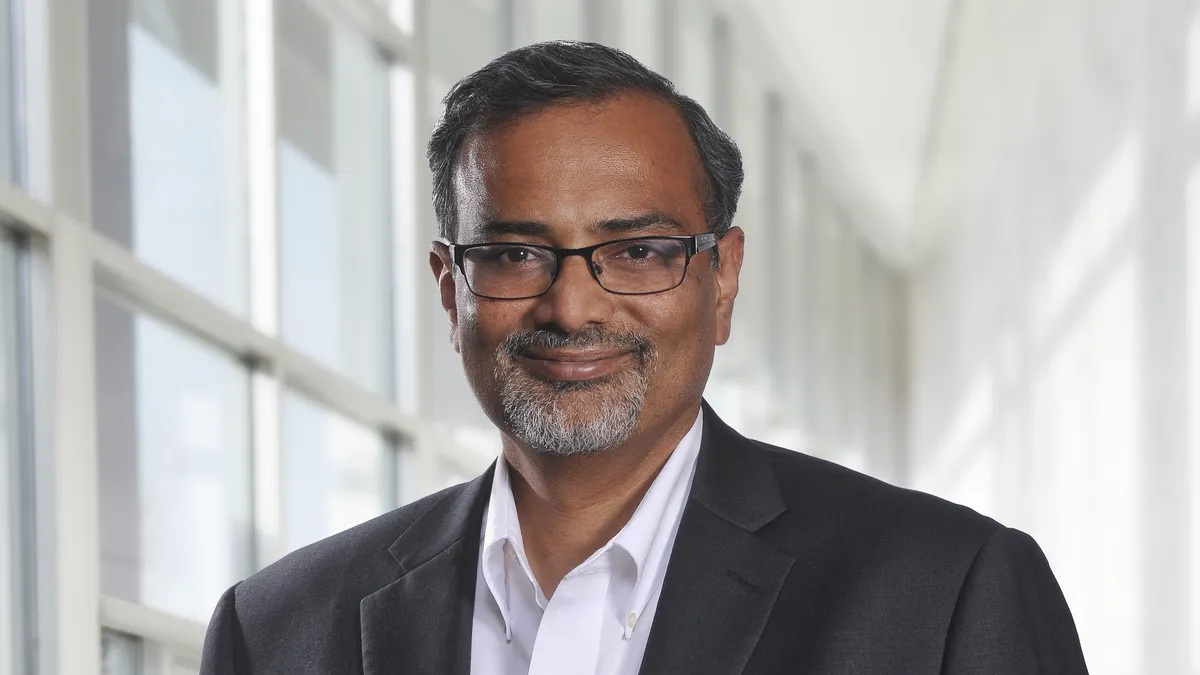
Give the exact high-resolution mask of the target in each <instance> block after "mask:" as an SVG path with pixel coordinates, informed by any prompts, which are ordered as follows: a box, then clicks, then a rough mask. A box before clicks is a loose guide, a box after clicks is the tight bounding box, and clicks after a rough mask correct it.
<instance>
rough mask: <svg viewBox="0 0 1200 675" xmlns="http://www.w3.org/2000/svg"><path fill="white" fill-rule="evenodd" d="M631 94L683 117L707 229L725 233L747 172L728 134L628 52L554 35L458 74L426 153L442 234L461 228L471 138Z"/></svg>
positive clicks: (449, 236) (450, 238)
mask: <svg viewBox="0 0 1200 675" xmlns="http://www.w3.org/2000/svg"><path fill="white" fill-rule="evenodd" d="M630 92H642V93H646V94H650V95H653V96H657V97H658V98H661V99H662V100H664V101H665V102H667V103H669V104H671V105H672V106H674V107H675V109H676V110H678V111H679V114H680V115H681V116H682V117H683V120H684V122H685V123H686V124H687V127H688V131H689V132H690V133H691V135H692V140H693V141H694V142H695V143H696V149H697V152H698V154H699V155H700V163H701V165H702V166H703V168H704V173H705V178H707V181H702V187H703V188H704V189H705V192H706V193H707V194H704V195H702V199H703V200H704V203H705V217H706V218H707V220H708V228H709V230H710V231H712V232H716V233H717V234H718V235H724V234H725V232H726V231H728V230H729V227H730V225H731V224H732V223H733V215H734V213H735V212H736V211H737V203H738V197H739V196H740V195H741V192H742V179H743V175H744V173H743V170H742V154H741V152H740V151H739V150H738V147H737V144H736V143H734V141H733V139H732V138H730V137H729V134H726V133H725V132H724V131H722V130H721V129H720V128H719V127H718V126H717V125H716V124H715V123H714V122H713V121H712V118H710V117H709V116H708V113H707V112H705V110H704V108H703V107H701V106H700V104H699V103H697V102H696V101H694V100H693V99H691V98H689V97H687V96H684V95H683V94H680V93H679V92H678V91H676V89H675V85H674V84H672V83H671V81H670V80H668V79H667V78H665V77H663V76H662V75H659V74H658V73H656V72H654V71H652V70H650V69H649V68H647V67H646V66H644V65H642V64H641V63H640V62H639V61H638V60H637V59H635V58H633V57H632V56H630V55H628V54H626V53H625V52H623V51H621V50H619V49H614V48H612V47H606V46H604V45H600V44H596V43H593V42H573V41H554V42H540V43H537V44H533V45H529V46H528V47H521V48H519V49H514V50H512V51H510V52H508V53H506V54H504V55H503V56H500V57H499V58H497V59H495V60H493V61H492V62H491V63H489V64H487V65H486V66H484V67H483V68H480V69H479V70H477V71H475V72H474V73H471V74H470V75H468V76H466V77H464V78H463V79H461V80H459V81H458V83H456V84H455V85H454V87H452V88H451V89H450V92H449V93H447V94H446V97H445V98H444V99H442V103H444V104H445V110H444V112H443V114H442V118H441V119H440V120H438V123H437V127H436V128H435V129H434V130H433V135H432V136H431V137H430V139H429V147H428V149H427V151H426V157H427V158H428V160H429V169H430V171H432V172H433V208H434V212H435V213H436V214H437V219H438V227H439V230H440V234H441V236H442V237H444V238H445V239H446V240H447V241H451V242H453V241H454V237H455V236H456V235H457V233H458V222H457V213H456V208H455V202H454V167H455V163H456V162H457V161H458V155H459V153H460V151H461V150H462V147H463V143H464V142H465V141H466V139H467V138H468V137H469V136H471V135H472V134H478V133H484V132H486V131H490V130H492V129H495V128H497V127H500V126H503V125H504V124H507V123H510V122H512V121H513V120H516V119H518V118H520V117H521V116H523V115H528V114H530V113H535V112H538V111H540V110H543V109H545V108H548V107H550V106H552V105H555V104H565V103H574V102H591V103H599V102H601V101H603V100H605V99H608V98H611V97H613V96H616V95H619V94H624V93H630ZM704 183H706V184H704Z"/></svg>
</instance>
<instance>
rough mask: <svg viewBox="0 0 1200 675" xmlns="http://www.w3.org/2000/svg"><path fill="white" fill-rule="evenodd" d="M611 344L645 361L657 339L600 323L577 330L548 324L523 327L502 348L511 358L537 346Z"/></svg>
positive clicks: (506, 340) (605, 345) (571, 347)
mask: <svg viewBox="0 0 1200 675" xmlns="http://www.w3.org/2000/svg"><path fill="white" fill-rule="evenodd" d="M586 348H609V349H613V350H614V351H630V352H633V353H634V354H635V355H637V357H638V359H639V360H640V361H641V362H642V363H646V362H647V361H649V360H651V359H653V358H654V356H655V354H656V352H655V349H654V343H652V342H651V341H650V340H649V338H647V337H645V336H644V335H640V334H638V333H635V332H633V331H629V330H617V331H608V330H605V329H603V328H599V327H592V328H585V329H584V330H581V331H576V332H574V333H566V332H562V331H554V330H547V329H544V328H539V329H534V330H526V331H519V332H516V333H513V334H512V335H509V336H508V338H507V339H505V341H504V342H503V343H502V344H501V345H500V351H501V352H502V353H504V354H505V355H506V356H508V357H509V358H511V359H516V358H519V357H522V356H528V355H529V354H531V353H532V352H533V351H534V350H536V349H586Z"/></svg>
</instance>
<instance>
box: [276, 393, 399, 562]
mask: <svg viewBox="0 0 1200 675" xmlns="http://www.w3.org/2000/svg"><path fill="white" fill-rule="evenodd" d="M396 474H397V471H396V455H395V451H394V450H393V449H392V447H391V446H390V445H389V444H388V443H387V442H386V441H385V440H384V439H383V437H381V436H380V435H379V434H378V433H376V432H375V431H374V430H372V429H369V428H367V427H365V426H363V425H361V424H358V423H357V422H354V421H353V420H350V419H347V418H345V417H343V416H342V415H339V414H337V413H335V412H333V411H331V410H329V409H327V408H323V407H321V406H320V405H318V404H317V403H314V402H313V401H311V400H310V399H308V398H306V397H304V396H302V395H300V394H297V393H295V392H292V391H289V392H287V393H285V394H284V397H283V503H284V511H283V523H284V531H285V534H284V540H285V544H286V546H287V550H289V551H292V550H295V549H297V548H300V547H301V546H305V545H307V544H311V543H312V542H314V541H317V540H318V539H323V538H324V537H327V536H329V535H331V534H335V533H337V532H341V531H342V530H344V529H346V528H348V527H352V526H354V525H357V524H359V523H361V522H363V521H366V520H369V519H371V518H374V517H375V516H378V515H380V514H382V513H384V512H386V511H388V510H389V509H391V508H393V507H395V506H396V504H397V495H396V485H397V481H396V478H397V475H396Z"/></svg>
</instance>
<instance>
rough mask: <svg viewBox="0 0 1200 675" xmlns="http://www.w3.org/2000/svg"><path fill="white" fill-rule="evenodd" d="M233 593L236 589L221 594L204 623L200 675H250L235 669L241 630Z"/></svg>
mask: <svg viewBox="0 0 1200 675" xmlns="http://www.w3.org/2000/svg"><path fill="white" fill-rule="evenodd" d="M236 590H237V586H233V587H232V588H230V589H229V590H227V591H225V595H222V596H221V600H220V601H219V602H218V603H217V609H216V610H215V611H214V612H213V617H212V620H211V621H209V623H208V633H207V634H205V636H204V651H203V653H202V655H201V657H200V675H250V671H248V670H245V669H241V670H239V669H238V667H237V660H238V658H239V654H238V653H239V651H240V650H241V646H240V642H241V635H240V633H241V628H240V626H239V625H238V619H237V610H236V609H235V607H234V593H235V592H236Z"/></svg>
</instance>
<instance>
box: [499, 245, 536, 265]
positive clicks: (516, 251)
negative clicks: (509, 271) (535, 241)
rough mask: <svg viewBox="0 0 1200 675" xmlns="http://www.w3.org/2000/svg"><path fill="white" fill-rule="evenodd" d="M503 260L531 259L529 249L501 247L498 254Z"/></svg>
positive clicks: (508, 261)
mask: <svg viewBox="0 0 1200 675" xmlns="http://www.w3.org/2000/svg"><path fill="white" fill-rule="evenodd" d="M497 257H498V258H499V259H500V261H501V262H506V263H521V262H525V261H526V260H529V249H527V248H505V249H501V250H500V252H499V253H498V254H497Z"/></svg>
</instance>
